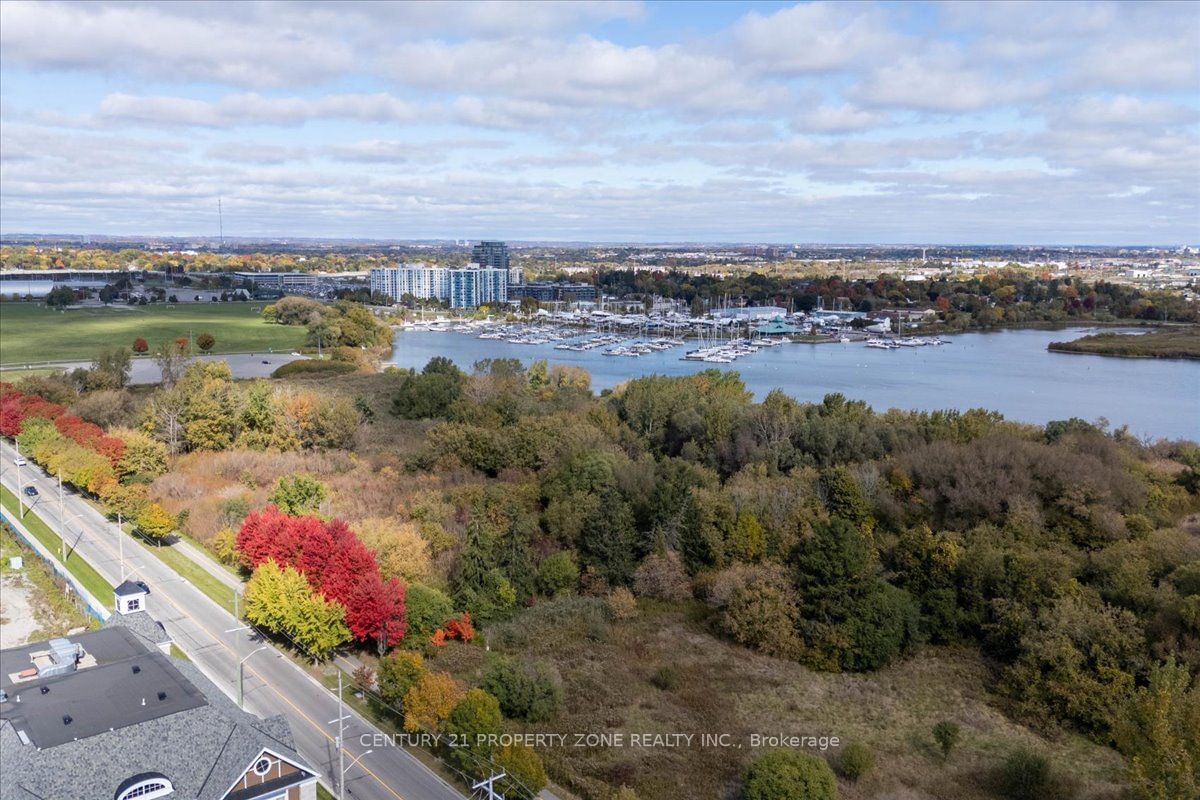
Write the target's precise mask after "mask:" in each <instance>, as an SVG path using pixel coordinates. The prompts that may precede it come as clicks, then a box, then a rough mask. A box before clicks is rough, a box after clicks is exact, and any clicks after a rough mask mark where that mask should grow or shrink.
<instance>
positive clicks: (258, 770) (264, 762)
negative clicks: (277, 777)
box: [254, 758, 271, 776]
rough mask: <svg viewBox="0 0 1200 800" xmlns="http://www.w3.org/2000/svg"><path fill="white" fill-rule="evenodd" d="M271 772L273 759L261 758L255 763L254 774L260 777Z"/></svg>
mask: <svg viewBox="0 0 1200 800" xmlns="http://www.w3.org/2000/svg"><path fill="white" fill-rule="evenodd" d="M270 771H271V759H269V758H260V759H259V760H258V761H255V762H254V774H255V775H259V776H262V775H266V774H267V773H268V772H270Z"/></svg>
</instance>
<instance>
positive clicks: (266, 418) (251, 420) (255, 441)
mask: <svg viewBox="0 0 1200 800" xmlns="http://www.w3.org/2000/svg"><path fill="white" fill-rule="evenodd" d="M278 413H279V411H278V408H277V407H276V404H275V390H274V389H273V388H272V387H271V384H269V383H267V382H266V381H255V382H254V383H252V384H250V388H249V389H247V390H246V394H245V400H244V402H243V404H242V413H241V419H240V420H239V423H240V427H241V430H240V431H239V432H238V438H237V443H238V445H239V446H240V447H246V448H249V449H252V450H266V449H267V448H268V447H271V446H272V445H273V444H275V443H276V433H275V430H276V425H277V421H276V420H277V416H278Z"/></svg>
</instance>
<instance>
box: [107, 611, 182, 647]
mask: <svg viewBox="0 0 1200 800" xmlns="http://www.w3.org/2000/svg"><path fill="white" fill-rule="evenodd" d="M116 626H121V627H123V628H128V629H129V630H131V631H133V632H134V633H136V634H137V635H138V636H140V637H142V638H143V639H145V640H146V641H147V642H149V643H150V644H153V645H160V644H166V643H167V642H169V641H171V635H170V634H168V633H167V629H166V628H164V627H163V624H162V623H161V622H159V621H158V620H156V619H155V618H154V617H152V616H150V613H149V612H147V611H135V612H133V613H132V614H120V613H117V614H112V615H110V616H109V618H108V619H107V620H105V622H104V627H106V628H112V627H116Z"/></svg>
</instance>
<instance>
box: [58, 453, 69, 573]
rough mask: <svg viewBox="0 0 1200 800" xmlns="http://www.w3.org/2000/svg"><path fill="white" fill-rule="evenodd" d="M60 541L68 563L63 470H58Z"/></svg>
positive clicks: (64, 563)
mask: <svg viewBox="0 0 1200 800" xmlns="http://www.w3.org/2000/svg"><path fill="white" fill-rule="evenodd" d="M58 525H59V527H60V528H61V530H59V532H58V541H59V543H61V544H62V563H63V566H64V567H65V566H66V565H67V521H66V519H64V518H63V492H62V470H59V471H58Z"/></svg>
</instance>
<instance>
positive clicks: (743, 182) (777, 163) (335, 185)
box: [0, 0, 1200, 246]
mask: <svg viewBox="0 0 1200 800" xmlns="http://www.w3.org/2000/svg"><path fill="white" fill-rule="evenodd" d="M1198 42H1200V6H1197V5H1196V4H1185V3H1178V4H1176V3H1162V4H1156V3H1138V4H1121V3H1116V4H1114V3H1061V4H1060V3H1036V4H1023V3H1004V4H999V3H997V4H981V3H967V4H955V3H949V4H924V3H912V4H892V3H874V4H873V3H844V4H839V3H821V2H818V3H801V4H790V3H774V2H753V3H644V4H643V3H638V2H607V3H604V2H563V3H558V2H539V3H506V2H487V3H455V4H434V3H407V4H370V3H367V4H358V3H324V2H311V3H256V4H185V3H170V4H153V3H145V4H137V5H129V4H125V3H102V2H97V3H88V4H72V3H58V2H43V3H30V2H20V1H19V0H13V1H11V2H5V3H3V4H2V5H0V59H2V60H0V78H2V87H3V89H2V95H0V118H2V122H3V124H2V126H0V233H3V234H9V235H11V234H14V233H18V232H20V233H44V234H82V235H98V236H102V235H113V236H184V237H187V236H193V237H194V236H206V237H212V238H216V236H217V235H218V231H219V227H220V223H219V220H218V215H217V203H218V198H220V202H221V205H222V208H223V211H224V234H225V237H226V238H227V239H229V240H235V239H239V238H297V239H299V238H355V239H388V240H406V239H407V240H433V239H443V240H453V239H460V240H461V239H470V240H473V241H479V240H481V239H496V240H507V241H510V242H514V241H515V242H533V241H556V242H567V241H581V242H596V243H621V242H628V243H663V244H666V243H671V242H687V243H697V244H701V243H738V242H742V243H752V242H778V243H788V242H795V243H811V244H822V243H828V244H835V243H836V244H868V243H880V244H887V243H929V244H932V245H937V244H945V245H955V244H977V245H983V244H988V243H996V244H1001V243H1002V244H1009V245H1039V244H1045V245H1071V244H1081V245H1112V246H1119V245H1162V246H1169V245H1185V244H1192V245H1194V244H1196V243H1197V242H1200V55H1197V53H1198V52H1200V48H1198V47H1197V43H1198Z"/></svg>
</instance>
